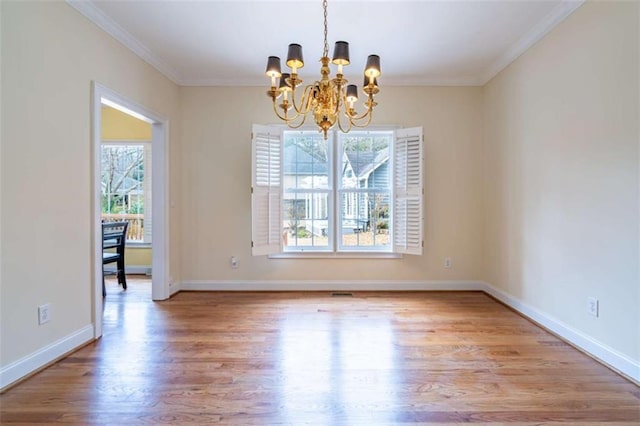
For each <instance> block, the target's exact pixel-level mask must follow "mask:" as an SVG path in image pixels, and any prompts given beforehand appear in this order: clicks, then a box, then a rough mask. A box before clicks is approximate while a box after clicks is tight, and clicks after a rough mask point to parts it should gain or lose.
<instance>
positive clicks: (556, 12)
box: [479, 0, 585, 86]
mask: <svg viewBox="0 0 640 426" xmlns="http://www.w3.org/2000/svg"><path fill="white" fill-rule="evenodd" d="M584 2H585V0H563V1H562V2H560V3H559V4H558V5H557V6H556V7H555V8H554V9H553V10H552V11H551V12H550V13H549V14H548V15H547V16H546V17H545V18H544V19H543V20H542V21H540V22H538V24H536V25H535V26H534V27H533V28H532V29H531V30H530V31H529V32H528V33H526V34H525V35H524V36H523V37H521V38H520V39H519V40H518V41H517V42H515V43H514V44H513V45H512V46H511V47H510V48H509V49H508V50H507V51H506V52H505V53H504V54H502V56H500V57H499V58H498V60H497V61H495V62H494V63H493V64H492V65H491V66H490V67H489V68H487V70H486V71H485V72H484V73H483V75H482V77H481V78H480V79H479V81H480V85H481V86H484V85H485V84H487V83H488V82H489V81H491V79H493V78H494V77H495V76H496V75H498V74H499V73H500V72H501V71H502V70H503V69H505V68H506V67H508V66H509V65H510V64H511V63H512V62H513V61H515V60H516V59H518V58H519V57H520V55H522V54H523V53H524V52H526V51H527V50H529V48H530V47H531V46H533V45H534V44H536V43H537V42H538V41H540V40H542V38H543V37H544V36H545V35H547V33H549V32H550V31H551V30H552V29H553V28H555V27H556V25H558V24H559V23H561V22H562V21H564V20H565V19H566V18H567V17H568V16H569V15H571V14H572V13H573V12H574V11H575V10H576V9H577V8H579V7H580V6H582V5H583V4H584Z"/></svg>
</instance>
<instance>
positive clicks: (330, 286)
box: [180, 280, 485, 291]
mask: <svg viewBox="0 0 640 426" xmlns="http://www.w3.org/2000/svg"><path fill="white" fill-rule="evenodd" d="M484 288H485V284H484V283H482V282H478V281H370V280H366V281H357V280H348V281H334V280H330V281H311V280H309V281H307V280H288V281H234V280H230V281H185V282H182V283H181V284H180V289H181V290H183V291H334V290H338V291H446V290H451V291H484Z"/></svg>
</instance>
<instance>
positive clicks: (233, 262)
mask: <svg viewBox="0 0 640 426" xmlns="http://www.w3.org/2000/svg"><path fill="white" fill-rule="evenodd" d="M231 267H232V268H233V269H238V258H237V257H235V256H231Z"/></svg>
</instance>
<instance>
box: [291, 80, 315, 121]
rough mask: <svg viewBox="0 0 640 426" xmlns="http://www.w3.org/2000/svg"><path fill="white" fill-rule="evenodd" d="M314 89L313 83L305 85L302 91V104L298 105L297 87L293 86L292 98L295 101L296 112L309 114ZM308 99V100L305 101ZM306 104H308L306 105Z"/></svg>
mask: <svg viewBox="0 0 640 426" xmlns="http://www.w3.org/2000/svg"><path fill="white" fill-rule="evenodd" d="M312 90H313V84H308V85H306V86H305V88H304V90H303V92H302V97H301V98H300V106H298V104H297V102H296V89H295V88H293V89H292V90H291V99H292V102H293V109H295V110H296V112H297V113H298V114H305V115H306V114H307V113H308V112H309V110H310V109H311V108H310V105H311V102H310V100H311V91H312ZM305 99H306V101H305ZM305 104H306V105H305Z"/></svg>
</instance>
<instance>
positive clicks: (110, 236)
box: [102, 222, 129, 297]
mask: <svg viewBox="0 0 640 426" xmlns="http://www.w3.org/2000/svg"><path fill="white" fill-rule="evenodd" d="M128 227H129V222H108V223H103V224H102V297H105V296H106V295H107V290H106V288H105V285H104V265H106V264H108V263H116V267H117V272H116V274H117V276H118V284H120V285H122V288H123V289H125V290H126V289H127V277H126V275H125V273H124V247H125V242H126V240H127V228H128ZM109 249H115V251H105V250H109Z"/></svg>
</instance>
